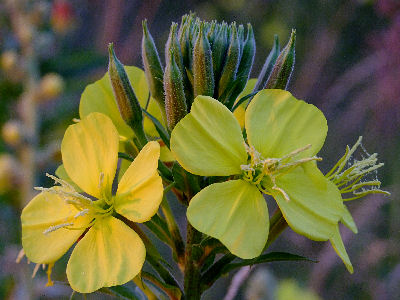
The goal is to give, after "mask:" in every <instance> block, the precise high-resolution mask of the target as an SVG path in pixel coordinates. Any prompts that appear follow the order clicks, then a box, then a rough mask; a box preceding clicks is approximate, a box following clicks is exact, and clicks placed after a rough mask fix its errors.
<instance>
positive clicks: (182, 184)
mask: <svg viewBox="0 0 400 300" xmlns="http://www.w3.org/2000/svg"><path fill="white" fill-rule="evenodd" d="M172 176H173V177H174V182H175V187H176V188H177V189H179V190H181V191H184V190H185V189H186V180H185V170H184V169H183V168H182V167H181V166H180V165H179V164H178V163H177V162H174V164H173V166H172Z"/></svg>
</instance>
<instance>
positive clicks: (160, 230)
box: [143, 214, 173, 247]
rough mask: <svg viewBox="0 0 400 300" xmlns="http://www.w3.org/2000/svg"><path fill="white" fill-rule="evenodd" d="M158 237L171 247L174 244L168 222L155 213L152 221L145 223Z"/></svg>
mask: <svg viewBox="0 0 400 300" xmlns="http://www.w3.org/2000/svg"><path fill="white" fill-rule="evenodd" d="M143 224H144V225H145V226H146V227H147V228H148V229H149V230H150V231H151V232H152V233H153V234H154V235H155V236H156V237H157V238H158V239H160V240H161V241H162V242H164V243H165V244H167V245H169V246H170V247H172V246H173V242H172V239H171V237H170V233H169V232H168V227H167V223H166V222H165V221H164V220H162V219H161V218H160V216H158V215H157V214H155V215H154V216H153V217H152V218H151V220H150V221H148V222H145V223H143Z"/></svg>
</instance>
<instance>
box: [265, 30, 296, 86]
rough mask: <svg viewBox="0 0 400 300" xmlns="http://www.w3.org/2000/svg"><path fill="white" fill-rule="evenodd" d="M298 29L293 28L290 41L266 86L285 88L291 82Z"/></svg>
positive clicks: (278, 59)
mask: <svg viewBox="0 0 400 300" xmlns="http://www.w3.org/2000/svg"><path fill="white" fill-rule="evenodd" d="M295 43H296V30H294V29H293V30H292V34H291V35H290V39H289V42H288V43H287V45H286V46H285V48H283V50H282V52H281V54H279V56H278V58H277V60H276V63H275V65H274V67H273V69H272V71H271V75H270V76H269V78H268V81H267V83H266V85H265V87H264V88H266V89H282V90H285V89H286V88H287V86H288V84H289V81H290V77H291V75H292V72H293V68H294V61H295V56H296V54H295Z"/></svg>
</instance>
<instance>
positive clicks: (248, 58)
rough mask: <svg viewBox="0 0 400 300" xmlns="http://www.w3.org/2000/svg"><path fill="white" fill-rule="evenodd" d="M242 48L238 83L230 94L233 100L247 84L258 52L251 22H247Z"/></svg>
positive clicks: (237, 76)
mask: <svg viewBox="0 0 400 300" xmlns="http://www.w3.org/2000/svg"><path fill="white" fill-rule="evenodd" d="M242 48H243V50H242V55H241V59H240V64H239V67H238V71H237V75H236V84H235V87H234V90H233V91H232V93H231V94H230V95H229V98H230V99H232V100H235V99H236V98H237V96H239V94H240V93H241V92H242V91H243V89H244V87H245V86H246V83H247V81H248V80H249V76H250V72H251V68H252V66H253V61H254V56H255V54H256V41H255V39H254V33H253V28H252V27H251V25H250V24H247V36H246V40H245V41H244V42H243V47H242Z"/></svg>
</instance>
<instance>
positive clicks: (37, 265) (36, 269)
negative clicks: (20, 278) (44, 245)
mask: <svg viewBox="0 0 400 300" xmlns="http://www.w3.org/2000/svg"><path fill="white" fill-rule="evenodd" d="M40 266H41V264H36V265H35V268H34V269H33V273H32V278H34V277H35V276H36V273H37V271H38V270H39V268H40Z"/></svg>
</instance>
